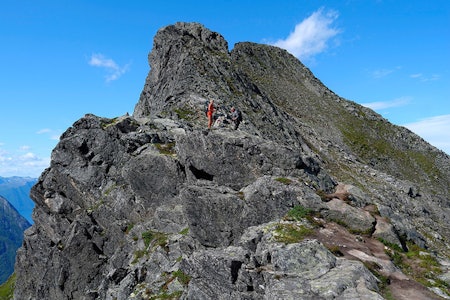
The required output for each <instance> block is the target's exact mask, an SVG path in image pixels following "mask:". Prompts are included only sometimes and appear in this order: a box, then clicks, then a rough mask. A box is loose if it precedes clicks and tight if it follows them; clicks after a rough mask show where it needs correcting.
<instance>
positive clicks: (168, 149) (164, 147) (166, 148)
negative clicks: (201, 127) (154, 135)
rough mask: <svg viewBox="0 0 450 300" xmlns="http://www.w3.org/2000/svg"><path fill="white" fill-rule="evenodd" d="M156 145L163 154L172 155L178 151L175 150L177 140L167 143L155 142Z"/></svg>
mask: <svg viewBox="0 0 450 300" xmlns="http://www.w3.org/2000/svg"><path fill="white" fill-rule="evenodd" d="M154 145H155V147H156V149H158V150H159V152H160V153H161V154H164V155H171V156H172V155H175V154H176V152H175V142H173V143H166V144H161V143H158V144H154Z"/></svg>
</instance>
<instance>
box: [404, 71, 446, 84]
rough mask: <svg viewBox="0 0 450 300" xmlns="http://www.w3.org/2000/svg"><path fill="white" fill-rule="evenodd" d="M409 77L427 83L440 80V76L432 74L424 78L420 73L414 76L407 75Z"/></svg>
mask: <svg viewBox="0 0 450 300" xmlns="http://www.w3.org/2000/svg"><path fill="white" fill-rule="evenodd" d="M409 77H411V78H414V79H418V80H420V81H422V82H427V81H436V80H439V79H440V76H439V75H437V74H433V75H431V76H425V75H423V74H422V73H416V74H411V75H409Z"/></svg>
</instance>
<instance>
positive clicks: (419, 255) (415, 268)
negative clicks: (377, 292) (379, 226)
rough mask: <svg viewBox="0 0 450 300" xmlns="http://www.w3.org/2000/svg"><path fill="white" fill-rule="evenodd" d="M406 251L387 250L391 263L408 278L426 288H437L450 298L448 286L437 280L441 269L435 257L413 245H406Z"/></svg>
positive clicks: (449, 286)
mask: <svg viewBox="0 0 450 300" xmlns="http://www.w3.org/2000/svg"><path fill="white" fill-rule="evenodd" d="M407 247H408V251H407V252H403V251H398V249H396V248H394V249H392V248H391V249H387V250H386V253H387V254H388V255H389V256H390V257H391V260H392V262H393V263H394V264H395V265H396V266H397V267H398V268H400V269H401V270H402V272H403V273H405V274H406V275H408V276H411V277H412V278H413V279H414V280H416V281H417V282H419V283H421V284H423V285H424V286H426V287H438V288H440V289H441V290H442V291H443V292H444V293H446V294H447V295H449V296H450V285H449V284H448V283H447V282H445V281H443V280H441V279H439V278H438V277H439V275H440V274H442V272H443V271H442V269H441V266H440V264H439V262H438V261H437V259H436V257H435V256H433V255H432V254H431V253H429V252H428V251H426V250H425V249H422V248H421V247H419V246H417V245H416V244H414V243H411V242H408V243H407Z"/></svg>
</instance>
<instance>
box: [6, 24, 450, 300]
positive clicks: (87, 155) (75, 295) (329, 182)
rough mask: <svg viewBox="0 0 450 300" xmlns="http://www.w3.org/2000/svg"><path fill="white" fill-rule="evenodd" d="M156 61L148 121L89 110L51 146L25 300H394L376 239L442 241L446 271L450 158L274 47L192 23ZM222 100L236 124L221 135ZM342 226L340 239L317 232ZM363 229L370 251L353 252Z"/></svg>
mask: <svg viewBox="0 0 450 300" xmlns="http://www.w3.org/2000/svg"><path fill="white" fill-rule="evenodd" d="M149 62H150V65H151V71H150V73H149V75H148V77H147V80H146V83H145V86H144V89H143V91H142V94H141V97H140V99H139V102H138V103H137V105H136V108H135V111H134V114H133V116H122V117H118V118H115V119H106V118H101V117H98V116H94V115H86V116H85V117H84V118H82V119H80V120H78V121H77V122H75V123H74V124H73V126H72V127H71V128H69V129H68V130H67V131H66V132H65V133H64V134H63V136H62V137H61V141H60V142H59V144H58V145H57V146H56V148H55V149H54V150H53V153H52V161H51V166H50V168H49V169H47V170H46V171H45V172H44V173H43V174H42V175H41V177H40V179H39V181H38V183H37V184H36V185H35V186H34V187H33V189H32V192H31V196H32V198H33V200H34V201H35V203H36V208H35V210H34V220H35V224H34V225H33V226H32V227H31V228H30V229H29V230H27V231H26V234H25V238H24V244H23V246H22V248H21V249H20V250H19V252H18V255H17V261H16V267H15V270H16V274H17V280H18V282H20V284H18V285H16V290H15V298H16V299H111V300H112V299H152V298H153V299H154V298H155V297H156V298H158V297H159V298H164V297H165V298H171V299H382V295H383V293H384V292H385V290H386V287H385V286H383V284H382V280H381V279H383V277H382V276H386V277H389V276H391V273H395V272H397V271H396V270H395V272H394V271H392V269H395V268H390V269H389V272H391V273H389V274H388V273H386V274H384V273H383V272H384V269H385V268H381V271H380V270H379V269H380V268H377V265H376V263H372V264H371V265H368V264H367V261H369V262H378V261H383V262H384V261H386V255H387V254H386V253H384V251H378V249H383V247H384V246H383V244H381V243H380V242H379V241H378V240H376V238H379V239H382V240H383V241H385V242H387V243H391V244H396V245H400V246H401V247H403V248H405V249H407V248H408V247H409V246H411V245H415V246H421V247H422V248H423V250H424V251H425V250H426V249H429V250H433V251H435V252H433V253H438V254H439V255H438V256H439V259H440V261H441V265H440V267H441V268H442V271H444V272H443V273H444V274H445V271H446V270H445V266H448V265H447V264H446V262H448V253H449V248H448V242H449V240H450V236H449V232H450V231H449V230H448V229H449V225H448V224H449V222H448V219H449V211H450V206H449V202H448V197H449V194H450V193H449V189H448V187H449V181H450V180H449V179H450V175H449V174H450V173H449V172H450V171H449V162H450V160H449V157H448V156H446V155H445V154H444V153H442V152H439V151H438V150H436V149H434V148H432V147H431V146H430V145H428V144H426V143H425V142H423V141H421V140H420V139H419V138H418V137H417V136H415V135H413V134H412V133H410V132H407V131H405V130H404V129H401V128H398V127H396V126H394V125H392V124H390V123H388V122H387V121H385V120H384V119H382V118H381V117H380V116H378V115H377V114H375V113H374V112H372V111H370V110H368V109H366V108H363V107H360V106H358V105H356V104H355V103H352V102H350V101H347V100H345V99H342V98H340V97H338V96H337V95H335V94H334V93H332V92H331V91H329V90H328V89H327V88H326V87H325V86H323V85H322V84H321V83H320V81H319V80H317V79H316V78H315V77H314V76H313V75H312V74H311V72H310V71H309V70H308V69H307V68H306V67H304V66H303V65H302V64H301V63H300V62H299V61H298V60H297V59H295V58H294V57H293V56H291V55H289V54H288V53H287V52H286V51H284V50H281V49H278V48H275V47H271V46H265V45H258V44H252V43H240V44H237V45H235V47H234V49H233V50H232V51H231V53H229V52H228V46H227V43H226V41H225V40H224V39H223V37H222V36H221V35H220V34H218V33H215V32H212V31H210V30H208V29H206V28H204V27H203V26H202V25H200V24H196V23H177V24H175V25H171V26H167V27H165V28H162V29H161V30H160V31H158V33H157V35H156V36H155V39H154V45H153V50H152V52H151V53H150V55H149ZM210 98H214V100H216V101H215V102H216V105H217V107H218V111H217V116H219V117H221V118H222V119H221V120H222V121H223V122H222V123H220V124H219V123H217V124H216V126H215V127H213V129H212V130H206V129H205V128H206V123H207V120H206V117H205V115H204V112H203V105H204V102H205V101H206V100H208V99H210ZM231 105H235V106H237V107H238V108H239V109H240V110H241V111H242V113H243V117H244V121H243V123H242V124H241V126H240V127H239V130H232V129H231V128H232V127H231V124H229V123H227V122H226V115H227V112H228V109H229V107H230V106H231ZM361 128H366V129H367V132H362V131H361V130H362V129H361ZM366 129H364V130H366ZM362 134H367V136H366V137H365V139H364V141H369V143H370V145H362V144H358V143H357V141H359V142H360V143H362V140H360V139H359V137H360V136H361V135H362ZM380 134H381V135H382V136H380ZM393 139H395V140H393ZM412 141H414V143H412ZM374 143H382V146H383V147H384V148H383V147H381V145H378V146H379V147H375V148H374V149H376V151H375V150H374V151H372V152H370V153H369V152H365V151H366V150H367V149H368V147H369V148H370V147H371V146H373V145H374ZM412 145H414V147H412ZM382 148H383V149H388V150H395V151H394V152H392V153H393V154H392V156H391V157H390V156H387V155H388V154H387V153H384V152H383V151H384V150H383V151H381V150H380V149H382ZM394 148H395V149H394ZM406 150H407V151H408V153H409V156H408V157H407V158H406V157H405V156H402V154H400V153H403V151H406ZM377 151H378V152H377ZM428 157H431V158H430V159H428ZM400 165H401V166H402V167H401V168H399V167H398V166H400ZM403 165H404V166H403ZM338 184H339V185H338ZM339 186H340V187H342V186H344V187H346V189H345V192H342V191H341V190H339V189H337V190H336V187H339ZM410 191H413V192H410ZM338 198H339V199H338ZM341 198H342V199H341ZM330 224H334V225H333V226H334V227H333V228H337V227H338V226H341V227H342V228H341V227H339V228H340V229H339V231H336V232H341V233H342V232H344V231H345V232H346V234H345V239H344V238H342V239H341V241H340V243H341V244H336V245H331V244H330V245H328V244H327V243H326V241H325V240H323V239H321V238H320V237H321V236H324V234H323V232H325V233H327V231H326V230H328V228H329V227H327V226H328V225H330ZM322 227H323V228H322ZM321 228H322V229H321ZM330 228H331V227H330ZM328 232H331V231H330V230H328ZM355 232H356V233H358V234H359V235H362V237H361V236H354V235H352V234H353V233H355ZM321 233H322V235H321ZM372 234H373V235H372ZM333 238H335V237H333V236H332V235H330V238H329V240H330V241H331V240H333ZM350 239H353V241H352V245H355V244H357V243H359V242H360V241H361V243H363V242H364V241H367V243H366V245H370V246H371V247H368V246H364V247H363V245H358V247H356V246H355V248H356V249H355V251H353V252H352V251H350V250H351V249H347V248H345V247H346V246H345V245H343V244H342V243H344V242H346V241H349V240H350ZM355 239H357V242H356V243H355V241H354V240H355ZM349 244H350V243H349ZM337 248H339V249H337ZM374 249H376V251H375V250H374ZM339 253H341V254H342V253H343V255H344V256H339ZM352 253H353V254H355V253H357V254H358V255H353V256H352ZM336 255H338V256H336ZM361 257H363V258H364V260H363V259H361ZM367 257H369V258H367ZM387 259H389V258H387ZM362 262H364V264H363V263H362ZM447 271H448V270H447ZM380 272H381V273H383V274H380ZM386 272H387V271H386ZM397 273H401V271H398V272H397ZM396 278H397V279H398V278H400V279H405V278H407V279H408V280H410V281H409V282H413V281H414V280H413V278H409V277H408V276H407V275H403V276H397V277H396ZM441 278H445V277H441ZM392 285H393V286H397V287H401V284H398V285H394V284H392ZM414 288H416V287H415V286H414ZM422 288H423V287H422ZM433 288H436V289H438V290H439V291H440V292H442V293H445V292H446V291H443V290H442V287H439V286H436V285H435V286H433ZM423 289H424V290H423V291H421V292H422V293H423V295H426V296H427V297H429V298H430V299H432V297H433V295H434V294H433V293H432V292H430V291H428V290H426V289H425V288H423Z"/></svg>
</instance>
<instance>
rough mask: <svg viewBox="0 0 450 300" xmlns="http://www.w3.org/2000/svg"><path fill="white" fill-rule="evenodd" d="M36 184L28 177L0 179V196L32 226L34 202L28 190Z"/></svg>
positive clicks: (34, 180) (34, 179) (33, 179)
mask: <svg viewBox="0 0 450 300" xmlns="http://www.w3.org/2000/svg"><path fill="white" fill-rule="evenodd" d="M36 182H37V179H36V178H30V177H17V176H15V177H0V196H2V197H4V198H6V199H8V202H9V203H11V205H12V206H14V208H15V209H17V211H18V212H19V213H20V214H21V215H22V216H23V217H25V219H27V220H28V222H30V223H31V224H33V220H32V219H31V213H32V212H33V208H34V202H33V201H32V200H31V199H30V189H31V187H32V186H33V185H34V184H35V183H36Z"/></svg>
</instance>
